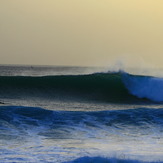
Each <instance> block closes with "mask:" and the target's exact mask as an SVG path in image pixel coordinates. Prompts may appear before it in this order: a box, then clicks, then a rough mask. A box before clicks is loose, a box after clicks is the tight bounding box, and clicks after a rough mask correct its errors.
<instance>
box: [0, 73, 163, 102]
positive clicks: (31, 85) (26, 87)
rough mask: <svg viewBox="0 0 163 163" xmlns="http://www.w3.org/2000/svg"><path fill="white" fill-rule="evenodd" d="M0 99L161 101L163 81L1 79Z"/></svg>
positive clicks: (123, 76) (118, 76) (113, 76)
mask: <svg viewBox="0 0 163 163" xmlns="http://www.w3.org/2000/svg"><path fill="white" fill-rule="evenodd" d="M0 97H3V98H4V97H6V98H19V97H29V98H32V97H43V98H49V99H55V98H57V97H59V98H69V99H71V100H72V99H74V98H79V99H80V100H81V99H84V100H96V101H105V102H115V103H132V102H147V99H148V100H151V101H154V102H162V101H163V79H162V78H156V77H150V76H137V75H130V74H127V73H124V72H122V73H96V74H90V75H62V76H42V77H31V76H1V77H0Z"/></svg>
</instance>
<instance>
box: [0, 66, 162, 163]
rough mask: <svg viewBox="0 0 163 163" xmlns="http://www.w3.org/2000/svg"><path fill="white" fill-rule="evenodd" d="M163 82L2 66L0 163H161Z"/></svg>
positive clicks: (120, 73) (84, 71)
mask: <svg viewBox="0 0 163 163" xmlns="http://www.w3.org/2000/svg"><path fill="white" fill-rule="evenodd" d="M162 90H163V79H162V78H161V77H152V76H145V75H140V74H139V75H136V74H134V75H133V74H130V73H127V72H124V71H118V72H111V71H109V70H106V69H103V68H88V67H85V68H84V67H83V68H82V67H61V66H57V67H56V66H53V67H52V66H51V67H50V66H5V65H2V66H0V162H54V163H57V162H58V163H92V162H93V163H94V162H95V163H96V162H98V163H101V162H163V104H162V102H163V91H162Z"/></svg>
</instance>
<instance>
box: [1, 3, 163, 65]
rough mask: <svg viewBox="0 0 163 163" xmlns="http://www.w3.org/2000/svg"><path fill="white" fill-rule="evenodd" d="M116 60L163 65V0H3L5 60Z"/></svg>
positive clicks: (78, 62) (99, 62) (55, 62)
mask: <svg viewBox="0 0 163 163" xmlns="http://www.w3.org/2000/svg"><path fill="white" fill-rule="evenodd" d="M121 60H122V61H121ZM114 62H125V64H126V65H128V66H134V67H135V66H137V67H139V66H140V64H141V66H142V65H151V66H157V67H163V1H162V0H0V64H39V65H79V66H108V65H111V64H113V63H114Z"/></svg>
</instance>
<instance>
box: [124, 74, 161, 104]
mask: <svg viewBox="0 0 163 163" xmlns="http://www.w3.org/2000/svg"><path fill="white" fill-rule="evenodd" d="M122 78H123V83H124V85H125V86H126V88H127V89H128V91H129V92H130V93H131V94H132V95H134V96H136V97H138V98H146V99H149V100H151V101H155V102H163V78H157V77H151V76H136V75H129V74H127V73H123V74H122Z"/></svg>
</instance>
